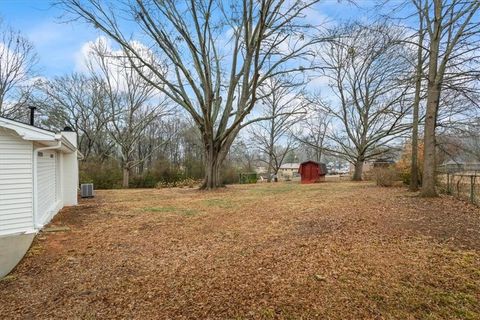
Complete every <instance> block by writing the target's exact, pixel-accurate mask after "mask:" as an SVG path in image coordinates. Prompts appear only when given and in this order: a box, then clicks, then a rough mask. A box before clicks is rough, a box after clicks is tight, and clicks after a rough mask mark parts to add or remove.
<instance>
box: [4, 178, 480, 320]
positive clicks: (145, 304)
mask: <svg viewBox="0 0 480 320" xmlns="http://www.w3.org/2000/svg"><path fill="white" fill-rule="evenodd" d="M52 225H54V226H60V227H62V226H64V227H68V228H69V230H68V231H64V232H52V233H41V234H39V235H38V236H37V238H36V239H35V241H34V244H33V246H32V248H31V250H30V251H29V253H28V255H27V257H26V258H25V259H24V260H23V261H22V263H21V264H20V265H19V266H18V267H17V268H16V270H15V271H14V272H13V273H12V274H11V275H10V276H9V278H8V279H7V280H6V281H0V318H5V319H15V318H17V319H28V318H32V319H33V318H35V319H52V318H59V319H60V318H63V319H97V318H98V319H117V318H136V319H152V318H155V319H157V318H161V319H324V318H327V319H345V318H351V319H361V318H368V319H393V318H395V319H424V318H429V319H445V318H448V319H478V318H480V307H479V305H480V304H479V301H480V272H479V270H480V252H479V248H480V246H479V245H480V237H479V236H478V231H479V226H480V216H479V211H478V208H475V207H472V206H469V205H466V204H464V203H461V202H458V201H456V200H454V199H451V198H448V197H442V198H438V199H433V200H425V199H421V198H418V197H416V196H414V195H412V194H411V193H408V192H407V191H405V190H404V189H402V188H388V189H386V188H377V187H375V186H373V185H372V184H369V183H334V182H331V183H323V184H315V185H299V184H282V183H278V184H271V185H269V184H263V185H260V184H259V185H253V186H233V187H228V188H225V189H222V190H219V191H217V192H201V191H196V190H192V189H164V190H155V189H145V190H116V191H100V192H98V197H96V198H95V199H88V200H86V201H82V203H81V205H80V206H78V207H75V208H67V209H65V210H63V211H62V212H61V213H60V214H59V215H57V217H56V218H55V219H54V221H53V222H52Z"/></svg>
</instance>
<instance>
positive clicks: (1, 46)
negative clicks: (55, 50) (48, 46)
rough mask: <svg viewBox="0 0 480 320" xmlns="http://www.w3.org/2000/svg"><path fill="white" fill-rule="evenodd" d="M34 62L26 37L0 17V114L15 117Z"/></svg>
mask: <svg viewBox="0 0 480 320" xmlns="http://www.w3.org/2000/svg"><path fill="white" fill-rule="evenodd" d="M36 63H37V55H36V54H35V51H34V48H33V45H32V44H31V43H30V41H28V40H27V39H26V38H25V37H23V36H22V35H21V34H20V32H18V31H15V30H13V29H11V28H10V27H8V26H6V25H5V24H4V23H3V22H2V21H1V20H0V116H7V117H11V118H16V117H18V116H19V109H21V108H22V107H25V106H26V102H27V100H28V98H29V97H30V95H31V83H29V81H30V80H32V77H33V69H34V67H35V65H36Z"/></svg>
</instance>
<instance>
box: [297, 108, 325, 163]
mask: <svg viewBox="0 0 480 320" xmlns="http://www.w3.org/2000/svg"><path fill="white" fill-rule="evenodd" d="M309 109H310V110H309V111H308V112H307V115H306V116H305V117H304V118H303V119H302V121H301V123H300V125H301V126H300V127H301V130H298V131H297V133H296V134H295V138H296V139H297V140H298V141H299V142H300V143H301V144H303V146H304V148H305V151H306V152H307V155H308V156H309V157H310V158H311V159H314V160H315V161H317V162H321V161H322V157H323V156H324V149H325V148H327V146H326V140H327V131H328V128H329V126H330V125H331V122H332V118H331V116H330V115H329V114H327V113H326V112H325V111H324V110H323V109H322V108H321V107H320V108H319V107H318V106H316V105H311V106H310V108H309Z"/></svg>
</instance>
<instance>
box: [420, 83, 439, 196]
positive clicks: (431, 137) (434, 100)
mask: <svg viewBox="0 0 480 320" xmlns="http://www.w3.org/2000/svg"><path fill="white" fill-rule="evenodd" d="M429 86H430V85H429ZM439 99H440V88H439V86H438V85H436V84H434V85H433V86H432V88H430V87H429V92H428V97H427V114H426V119H425V137H424V151H423V158H424V159H423V178H422V191H421V195H422V196H423V197H435V196H437V191H436V189H435V169H436V160H435V147H436V138H435V128H436V122H437V109H438V103H439Z"/></svg>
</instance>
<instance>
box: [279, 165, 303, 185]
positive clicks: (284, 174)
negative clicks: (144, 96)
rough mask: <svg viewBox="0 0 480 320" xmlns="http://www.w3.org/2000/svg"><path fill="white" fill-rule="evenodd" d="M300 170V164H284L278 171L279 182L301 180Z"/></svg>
mask: <svg viewBox="0 0 480 320" xmlns="http://www.w3.org/2000/svg"><path fill="white" fill-rule="evenodd" d="M298 168H300V163H296V162H295V163H292V162H288V163H284V164H282V165H281V166H280V168H279V169H278V180H279V181H290V180H300V175H299V174H298Z"/></svg>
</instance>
